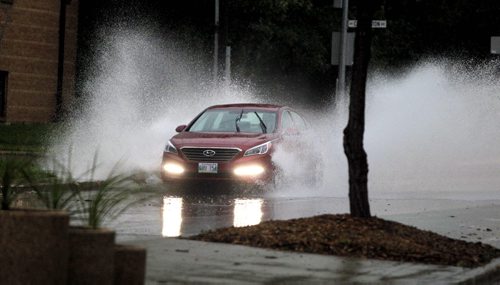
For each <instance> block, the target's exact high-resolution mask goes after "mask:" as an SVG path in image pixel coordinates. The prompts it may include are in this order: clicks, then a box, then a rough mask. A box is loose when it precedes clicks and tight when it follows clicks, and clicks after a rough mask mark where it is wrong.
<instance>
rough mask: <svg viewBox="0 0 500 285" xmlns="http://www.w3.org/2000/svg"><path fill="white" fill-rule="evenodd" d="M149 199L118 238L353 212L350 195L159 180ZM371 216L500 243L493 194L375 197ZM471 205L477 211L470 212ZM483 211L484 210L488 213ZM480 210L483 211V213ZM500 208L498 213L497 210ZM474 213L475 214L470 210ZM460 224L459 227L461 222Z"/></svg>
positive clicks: (122, 219) (119, 222)
mask: <svg viewBox="0 0 500 285" xmlns="http://www.w3.org/2000/svg"><path fill="white" fill-rule="evenodd" d="M150 190H151V191H153V192H154V193H155V195H154V197H152V198H151V199H150V200H148V201H146V202H143V203H141V204H138V205H136V206H134V207H132V208H130V209H128V210H127V211H126V212H124V213H123V214H122V215H121V216H119V217H118V218H117V219H116V220H114V221H111V222H109V223H107V226H108V227H110V228H113V229H114V230H115V231H116V233H117V241H119V242H120V241H124V242H128V241H131V242H133V241H140V240H149V239H157V238H161V237H164V238H168V237H178V236H190V235H195V234H198V233H200V232H202V231H207V230H212V229H216V228H223V227H231V226H235V227H242V226H249V225H255V224H258V223H260V222H262V221H267V220H283V219H292V218H300V217H310V216H315V215H320V214H337V213H348V212H349V201H348V199H347V197H332V196H329V195H325V194H324V193H323V194H321V195H316V194H318V193H309V194H310V195H308V194H307V193H306V194H304V193H302V194H301V195H293V193H282V192H280V191H252V190H251V191H242V190H241V189H239V188H224V189H220V188H215V189H213V188H209V189H205V188H198V189H178V188H171V187H169V186H168V185H163V184H157V185H155V186H153V187H151V189H150ZM370 207H371V211H372V215H375V216H378V217H382V218H385V219H389V220H394V221H399V222H402V223H405V224H409V225H413V226H416V227H419V228H422V229H428V230H432V231H435V232H437V233H440V234H443V235H447V236H450V237H452V238H457V239H462V240H466V241H472V242H478V241H480V242H485V243H489V244H492V245H493V246H496V247H500V239H499V238H498V237H500V199H497V197H491V195H488V193H484V194H483V195H482V196H481V195H477V193H476V195H475V196H474V199H471V197H469V196H467V195H457V194H453V193H452V194H451V195H450V194H449V193H448V194H446V193H445V194H443V193H436V192H435V193H420V194H419V195H418V196H408V195H407V193H389V194H387V193H386V194H383V195H372V198H371V199H370ZM468 209H472V210H474V211H470V212H468ZM479 209H484V211H485V212H484V213H483V214H477V213H482V212H481V211H480V210H479ZM478 210H479V211H478ZM496 212H498V213H499V214H497V215H495V214H492V213H496ZM471 213H474V214H471ZM457 225H458V226H457Z"/></svg>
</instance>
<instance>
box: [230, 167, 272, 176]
mask: <svg viewBox="0 0 500 285" xmlns="http://www.w3.org/2000/svg"><path fill="white" fill-rule="evenodd" d="M265 171H266V169H265V168H264V167H262V166H261V165H244V166H238V167H236V168H235V169H234V170H233V172H234V174H235V175H236V176H258V175H261V174H262V173H264V172H265Z"/></svg>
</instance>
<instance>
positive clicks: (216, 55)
mask: <svg viewBox="0 0 500 285" xmlns="http://www.w3.org/2000/svg"><path fill="white" fill-rule="evenodd" d="M218 65H219V0H215V31H214V67H213V76H214V78H213V80H214V84H217V77H218V73H219V70H218Z"/></svg>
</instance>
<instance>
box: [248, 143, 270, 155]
mask: <svg viewBox="0 0 500 285" xmlns="http://www.w3.org/2000/svg"><path fill="white" fill-rule="evenodd" d="M270 148H271V142H266V143H263V144H260V145H258V146H254V147H252V148H250V149H248V150H247V151H245V154H244V155H243V156H250V155H256V154H265V153H267V152H268V151H269V149H270Z"/></svg>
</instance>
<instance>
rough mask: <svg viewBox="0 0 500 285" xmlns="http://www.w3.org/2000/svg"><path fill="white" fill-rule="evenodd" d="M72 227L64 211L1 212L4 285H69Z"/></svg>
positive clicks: (0, 266) (0, 261)
mask: <svg viewBox="0 0 500 285" xmlns="http://www.w3.org/2000/svg"><path fill="white" fill-rule="evenodd" d="M68 225H69V215H68V214H67V213H66V212H63V211H49V210H35V209H14V210H9V211H0V280H1V281H2V284H66V280H67V279H66V277H67V268H68V227H69V226H68Z"/></svg>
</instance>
